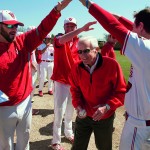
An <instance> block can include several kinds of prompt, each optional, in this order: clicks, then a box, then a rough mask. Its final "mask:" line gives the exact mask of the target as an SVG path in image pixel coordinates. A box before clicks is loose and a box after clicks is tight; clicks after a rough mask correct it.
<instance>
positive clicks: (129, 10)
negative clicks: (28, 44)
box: [0, 0, 150, 39]
mask: <svg viewBox="0 0 150 150" xmlns="http://www.w3.org/2000/svg"><path fill="white" fill-rule="evenodd" d="M0 1H1V2H0V10H2V9H8V10H11V11H12V12H14V14H15V15H16V17H17V19H18V20H19V21H21V22H23V23H24V24H25V28H27V27H28V26H31V25H33V26H38V24H39V23H40V22H41V20H42V19H43V18H44V17H45V16H46V15H47V14H48V13H49V12H50V11H51V9H52V8H53V7H54V6H55V5H56V4H57V2H58V0H11V1H10V0H0ZM93 1H94V2H96V3H97V4H99V5H100V6H102V7H103V8H104V9H106V10H108V11H110V12H112V13H116V14H120V15H122V16H124V17H126V18H128V19H130V20H131V21H133V12H134V11H139V10H141V9H143V8H145V7H146V6H150V0H93ZM68 17H75V18H76V19H77V23H78V27H81V26H82V25H84V24H85V23H87V22H88V21H94V20H95V19H94V18H93V17H92V16H91V15H90V14H89V13H88V11H87V9H86V8H85V7H84V6H83V5H81V3H80V2H79V1H78V0H72V2H71V3H70V4H69V5H68V7H67V8H65V9H64V10H63V11H62V16H61V18H60V19H59V20H58V22H57V24H56V26H55V27H54V29H53V30H52V31H51V33H52V34H57V33H58V32H62V33H63V32H64V29H63V21H64V19H65V18H68ZM93 27H94V30H92V31H89V32H86V33H85V32H83V33H82V34H81V35H92V36H94V37H96V38H97V39H103V36H104V34H105V33H107V32H106V31H105V30H104V29H103V28H102V27H101V26H100V25H99V24H98V23H97V24H96V25H93Z"/></svg>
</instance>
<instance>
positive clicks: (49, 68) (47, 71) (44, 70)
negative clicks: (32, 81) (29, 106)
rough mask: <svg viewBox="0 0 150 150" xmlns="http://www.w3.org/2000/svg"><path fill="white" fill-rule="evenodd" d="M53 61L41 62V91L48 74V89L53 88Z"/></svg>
mask: <svg viewBox="0 0 150 150" xmlns="http://www.w3.org/2000/svg"><path fill="white" fill-rule="evenodd" d="M53 66H54V63H53V62H44V61H42V62H41V63H40V82H39V91H42V89H43V86H44V81H45V79H46V76H47V78H48V91H52V89H53V81H52V80H51V79H50V78H51V76H52V73H53Z"/></svg>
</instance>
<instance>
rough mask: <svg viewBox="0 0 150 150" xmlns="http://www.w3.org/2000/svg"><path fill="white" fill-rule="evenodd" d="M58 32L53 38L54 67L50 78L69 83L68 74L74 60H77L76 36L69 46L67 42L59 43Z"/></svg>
mask: <svg viewBox="0 0 150 150" xmlns="http://www.w3.org/2000/svg"><path fill="white" fill-rule="evenodd" d="M62 35H63V34H58V35H57V36H56V37H55V38H54V51H55V53H54V68H53V74H52V77H51V79H52V80H54V81H57V82H61V83H63V84H69V79H68V76H69V74H70V70H71V68H72V65H73V64H74V62H76V61H78V59H79V57H78V54H77V42H78V38H77V37H76V38H74V39H73V45H72V46H71V47H70V46H69V45H70V44H69V42H67V43H65V44H60V43H59V38H58V37H59V36H62Z"/></svg>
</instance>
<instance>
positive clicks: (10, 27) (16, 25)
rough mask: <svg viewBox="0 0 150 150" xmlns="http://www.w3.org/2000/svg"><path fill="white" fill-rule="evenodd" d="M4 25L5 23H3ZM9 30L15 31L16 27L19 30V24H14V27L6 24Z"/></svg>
mask: <svg viewBox="0 0 150 150" xmlns="http://www.w3.org/2000/svg"><path fill="white" fill-rule="evenodd" d="M3 24H4V23H3ZM4 25H5V26H6V27H7V28H8V29H13V28H14V27H15V28H18V24H14V25H12V24H4Z"/></svg>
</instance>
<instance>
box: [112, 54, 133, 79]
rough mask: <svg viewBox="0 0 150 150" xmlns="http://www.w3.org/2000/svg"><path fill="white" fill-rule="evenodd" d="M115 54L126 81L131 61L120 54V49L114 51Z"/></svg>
mask: <svg viewBox="0 0 150 150" xmlns="http://www.w3.org/2000/svg"><path fill="white" fill-rule="evenodd" d="M115 54H116V58H117V61H118V62H119V64H120V65H121V67H122V70H123V73H124V77H125V80H126V81H128V77H129V72H130V66H131V63H130V61H129V60H128V58H127V57H126V56H124V55H121V54H120V51H115Z"/></svg>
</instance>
